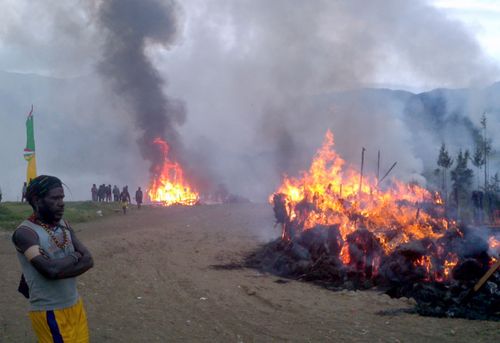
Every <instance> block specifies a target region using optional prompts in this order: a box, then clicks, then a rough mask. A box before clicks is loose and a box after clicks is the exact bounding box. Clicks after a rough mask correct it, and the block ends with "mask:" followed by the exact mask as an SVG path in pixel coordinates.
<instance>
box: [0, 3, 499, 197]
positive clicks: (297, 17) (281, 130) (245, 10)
mask: <svg viewBox="0 0 500 343" xmlns="http://www.w3.org/2000/svg"><path fill="white" fill-rule="evenodd" d="M134 2H135V1H133V0H123V1H122V2H121V3H120V2H119V1H117V2H116V3H117V4H121V5H122V6H131V8H132V9H133V6H134ZM157 2H158V1H155V0H146V1H144V2H142V4H151V10H150V11H149V12H147V11H146V10H144V11H143V9H139V10H136V14H137V16H136V17H131V18H128V17H127V13H125V14H124V15H123V16H122V17H120V18H118V16H117V17H114V15H115V14H117V12H119V11H116V9H113V7H112V6H111V5H110V6H108V12H106V11H105V9H103V6H102V1H98V0H94V1H91V0H88V1H83V0H68V1H48V0H46V1H36V2H34V1H28V0H1V1H0V4H1V7H2V20H1V21H0V71H4V72H12V73H23V74H36V75H40V76H44V77H50V79H48V80H49V81H47V80H45V81H43V80H44V79H39V78H33V77H30V78H29V79H20V78H18V77H14V78H10V76H9V77H7V76H5V78H4V85H3V86H2V93H0V95H3V96H4V97H3V98H2V99H4V102H5V104H4V106H0V120H1V122H0V123H1V127H0V139H1V145H0V163H1V164H0V187H1V188H2V190H3V193H4V199H5V198H7V199H10V200H16V199H17V198H18V197H19V192H20V188H21V184H22V181H23V178H24V173H25V167H26V162H25V161H24V160H23V158H22V150H23V148H24V145H25V139H26V138H25V136H24V135H25V130H24V120H25V115H26V113H27V111H28V109H29V107H30V105H31V103H34V105H35V123H36V124H35V125H36V126H35V132H36V144H37V156H38V164H39V173H49V174H54V175H59V176H61V177H62V178H63V181H65V182H66V183H67V184H68V186H70V189H71V194H70V196H69V199H70V200H81V199H86V198H87V197H88V190H89V189H90V186H91V184H92V183H97V184H99V183H106V184H108V183H111V184H115V183H116V184H118V185H119V186H122V185H124V184H128V185H129V187H130V188H132V189H135V188H136V187H137V186H142V187H146V186H147V182H148V179H149V168H150V161H149V160H148V159H147V158H148V157H147V154H145V153H144V149H143V147H142V146H141V142H143V141H144V139H145V138H144V137H147V135H148V132H149V131H148V130H150V129H151V126H148V125H152V126H153V127H152V128H153V129H158V127H159V129H161V130H164V131H165V132H167V134H166V135H167V136H170V137H172V135H175V137H178V138H175V140H178V141H179V146H180V148H179V149H180V150H179V151H183V153H181V155H182V156H179V158H180V159H184V160H185V163H187V164H188V168H190V169H191V170H193V177H194V178H196V179H197V180H198V182H201V183H203V182H205V183H213V184H218V183H225V184H226V185H228V186H229V188H230V189H231V190H232V191H233V192H235V193H238V194H241V195H243V196H247V197H249V198H251V199H252V200H256V201H260V200H264V199H265V195H266V194H268V193H270V192H272V191H273V188H272V186H271V187H270V186H269V185H272V184H275V183H276V182H279V177H280V176H279V175H280V173H281V172H283V170H279V169H280V166H283V164H286V163H287V161H288V162H289V161H290V160H292V159H293V156H294V153H295V151H294V149H293V148H294V147H299V146H300V147H310V148H311V149H313V148H314V147H317V146H318V144H320V143H321V140H322V135H311V132H319V131H324V130H326V127H320V126H321V125H319V124H317V127H315V130H316V131H313V130H312V129H311V130H310V131H308V129H304V127H305V126H306V125H309V122H310V119H309V118H310V117H309V115H310V111H311V108H310V105H308V106H306V105H305V102H302V101H301V99H302V98H305V97H309V96H317V95H321V94H328V93H329V92H334V91H339V90H347V89H354V88H359V87H363V86H367V85H369V86H373V85H384V86H392V87H394V88H404V89H408V90H412V91H423V90H429V89H432V88H435V87H455V88H456V87H469V86H477V87H481V86H485V85H488V84H489V83H491V82H494V81H498V80H500V73H499V65H500V43H499V41H498V39H497V38H496V37H497V33H498V32H500V4H499V3H498V1H494V0H490V1H488V0H475V1H472V0H471V1H465V0H464V1H461V0H450V1H446V0H435V1H399V0H378V1H369V2H367V1H362V0H359V1H356V0H355V1H340V0H339V1H327V0H311V1H298V0H276V1H267V0H248V1H232V0H212V1H205V0H187V1H179V2H178V3H177V2H174V1H169V0H165V1H159V2H161V4H162V5H159V6H160V7H159V8H160V9H161V11H164V12H165V16H164V17H162V16H159V17H157V16H155V15H152V14H154V13H155V6H157ZM111 3H114V1H112V2H111ZM140 3H141V2H140ZM141 6H142V5H141ZM148 6H149V5H148ZM148 6H142V8H145V7H148ZM161 11H159V12H161ZM132 12H133V11H132ZM159 12H158V13H159ZM133 13H135V12H133ZM162 13H163V12H162ZM118 19H120V20H123V21H121V22H119V21H118ZM149 19H151V20H149ZM127 20H128V22H127ZM162 20H168V21H169V24H168V25H169V29H168V32H161V30H162V29H165V27H166V26H167V25H165V26H163V25H159V26H158V27H155V26H154V25H153V24H152V23H154V22H156V21H159V22H160V23H161V21H162ZM116 23H118V24H117V25H118V26H116V25H115V24H116ZM129 24H130V27H133V29H130V27H129V26H127V25H129ZM113 25H115V26H113ZM113 28H114V29H116V28H118V29H117V30H116V31H114V32H113ZM127 30H130V31H127ZM154 30H159V31H154ZM132 31H133V32H138V33H139V34H143V36H141V37H139V38H138V37H136V36H133V37H131V35H127V33H128V32H132ZM123 32H125V35H124V36H123V37H119V34H120V33H123ZM117 37H118V38H117ZM127 39H130V40H129V41H127ZM141 39H144V41H142V40H141ZM117 42H118V43H117ZM114 43H117V44H116V46H115V45H114ZM129 43H130V45H128V44H129ZM120 46H121V47H122V48H123V46H126V47H131V49H132V48H133V49H139V50H140V49H142V48H144V51H135V52H134V53H133V54H131V55H134V56H136V57H137V59H138V60H134V59H132V58H131V60H128V59H127V56H128V55H121V56H122V57H123V56H125V58H124V59H123V60H122V62H123V63H122V64H121V65H120V64H119V63H118V59H116V61H117V63H116V69H115V70H112V71H110V68H111V69H112V68H113V67H114V66H115V64H114V63H113V61H114V60H113V58H117V57H116V56H117V55H116V51H117V50H119V49H120ZM123 51H125V52H126V51H127V50H126V49H125V50H123ZM129 51H132V50H129ZM110 56H111V57H112V58H111V59H110ZM113 56H114V57H113ZM137 61H139V63H142V64H141V65H140V70H144V71H141V75H145V74H147V75H153V76H152V77H150V78H149V79H144V80H143V79H142V78H141V80H140V81H139V80H138V79H137V76H136V75H135V76H134V73H130V72H131V69H133V67H130V66H133V65H134V64H133V63H136V62H137ZM104 66H107V68H105V67H104ZM110 66H111V67H110ZM138 68H139V67H138ZM144 68H145V69H144ZM148 68H150V69H148ZM137 70H139V69H137ZM113 72H114V73H115V74H113ZM156 72H157V73H156ZM129 73H130V75H129ZM122 75H129V77H127V78H120V77H121V76H122ZM155 75H156V76H158V78H157V77H156V76H155ZM139 76H140V75H139ZM54 78H55V79H54ZM134 78H136V80H137V81H136V82H134ZM6 80H11V81H6ZM148 82H153V85H151V84H147V83H148ZM155 82H156V83H155ZM157 87H159V88H157ZM136 88H141V89H143V90H144V89H146V90H148V91H146V93H141V92H139V93H136V92H135V91H136V90H137V89H136ZM151 89H153V90H155V89H160V90H161V92H162V94H159V96H160V98H161V99H159V100H158V99H157V100H148V101H147V103H151V102H154V103H156V101H159V102H160V103H164V104H165V105H164V106H161V107H162V108H163V107H165V108H164V109H165V110H166V113H165V117H166V118H167V120H165V122H163V121H162V124H161V125H159V124H158V123H156V122H154V121H152V120H150V119H147V120H145V119H144V117H142V116H143V115H144V113H141V107H140V106H143V105H145V104H144V103H142V104H141V103H140V101H138V99H144V94H146V95H147V94H151V92H152V91H151ZM12 111H16V112H19V113H11V112H12ZM148 111H150V109H146V108H145V109H144V111H143V112H148ZM335 115H336V116H337V117H336V119H335V120H336V123H337V124H338V127H337V128H332V129H333V132H334V135H336V136H337V138H338V139H337V141H340V142H346V143H349V142H350V141H349V137H348V134H347V132H350V133H352V131H351V130H350V128H351V126H352V125H355V124H356V123H358V124H359V123H362V122H363V121H364V120H365V119H366V118H364V117H362V116H361V115H360V116H359V117H356V114H355V113H354V112H353V113H349V114H345V117H338V116H339V114H338V113H335ZM388 115H389V114H380V115H379V117H377V120H378V122H384V123H387V125H388V127H387V128H388V129H389V132H390V134H389V135H387V133H384V134H380V133H372V136H371V138H370V139H369V142H379V141H380V142H382V141H383V140H384V139H385V140H386V141H387V142H390V144H389V143H388V147H387V150H390V151H391V153H392V155H394V156H396V157H397V156H398V151H397V150H396V148H395V147H394V146H409V145H411V142H407V140H406V139H405V137H408V136H407V135H406V132H407V131H410V128H406V127H404V126H401V123H400V122H399V121H398V120H397V119H393V118H392V117H391V118H389V117H386V116H388ZM145 124H147V125H145ZM359 126H361V125H359ZM387 128H385V129H387ZM394 128H397V130H396V129H394ZM392 129H394V130H392ZM153 131H154V130H153ZM384 131H385V130H384ZM396 131H397V132H396ZM357 135H364V133H362V132H358V133H357ZM365 136H366V135H365ZM382 138H384V139H382ZM369 142H368V143H369ZM394 142H397V143H396V144H394ZM350 143H352V142H350ZM138 144H139V145H138ZM380 144H383V143H380ZM351 145H352V144H351ZM344 149H345V150H348V149H347V148H345V146H344ZM353 149H354V148H353ZM298 150H299V149H297V151H298ZM306 150H307V149H306ZM354 150H356V151H357V150H358V146H356V147H355V149H354ZM269 154H271V155H272V154H276V155H275V157H274V160H277V161H280V163H276V165H272V164H273V163H268V162H269V161H268V160H266V158H267V157H266V156H268V155H269ZM283 157H286V158H283ZM288 157H290V158H288ZM282 160H283V161H282ZM252 161H254V162H252ZM421 164H422V163H421V161H419V160H418V159H417V158H413V159H412V158H410V159H408V160H407V163H406V164H404V163H401V165H402V166H401V171H402V172H403V171H404V172H405V173H407V174H413V173H415V174H418V173H421V172H422V165H421ZM292 167H294V165H293V164H288V165H287V166H286V168H285V167H283V169H288V170H289V169H290V168H292ZM266 168H268V169H266ZM204 177H206V180H203V178H204ZM262 180H266V181H268V182H267V183H266V182H263V181H262ZM261 185H262V187H261Z"/></svg>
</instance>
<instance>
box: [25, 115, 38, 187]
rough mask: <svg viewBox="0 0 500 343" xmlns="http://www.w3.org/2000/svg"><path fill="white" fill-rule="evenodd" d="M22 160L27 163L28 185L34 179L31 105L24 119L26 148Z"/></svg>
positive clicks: (34, 160)
mask: <svg viewBox="0 0 500 343" xmlns="http://www.w3.org/2000/svg"><path fill="white" fill-rule="evenodd" d="M24 159H25V160H26V161H28V166H27V168H26V182H27V183H28V184H29V183H30V181H31V180H32V179H34V178H35V177H36V155H35V129H34V121H33V105H31V111H30V113H28V118H26V148H24Z"/></svg>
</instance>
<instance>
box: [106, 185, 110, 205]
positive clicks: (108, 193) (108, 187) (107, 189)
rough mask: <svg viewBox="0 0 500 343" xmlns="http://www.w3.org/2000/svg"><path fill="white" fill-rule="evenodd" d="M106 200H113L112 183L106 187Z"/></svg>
mask: <svg viewBox="0 0 500 343" xmlns="http://www.w3.org/2000/svg"><path fill="white" fill-rule="evenodd" d="M106 201H107V202H111V185H108V186H107V187H106Z"/></svg>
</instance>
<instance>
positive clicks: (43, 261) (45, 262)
mask: <svg viewBox="0 0 500 343" xmlns="http://www.w3.org/2000/svg"><path fill="white" fill-rule="evenodd" d="M66 229H67V230H69V232H70V234H71V240H72V242H73V246H74V248H75V252H74V253H73V254H71V255H69V256H66V257H64V258H58V259H51V258H49V257H48V256H47V255H46V254H45V253H44V251H43V250H41V249H40V245H39V244H40V243H39V240H38V235H37V234H36V233H35V232H34V231H33V230H31V229H30V228H28V227H24V226H22V227H20V228H18V229H17V230H16V232H15V233H14V236H13V237H12V241H13V242H14V244H15V245H16V248H17V250H18V251H19V252H20V253H22V254H24V256H26V258H27V259H28V261H30V262H31V264H32V265H33V267H35V269H36V270H37V271H38V272H39V273H40V274H42V275H43V276H44V277H46V278H47V279H51V280H56V279H65V278H69V277H75V276H78V275H81V274H83V273H85V272H86V271H87V270H89V269H90V268H92V267H93V265H94V260H93V259H92V255H90V252H89V251H88V249H87V248H86V247H85V246H84V245H83V244H82V243H81V242H80V241H79V240H78V238H77V237H76V235H75V233H74V231H73V230H72V229H71V228H69V227H67V228H66Z"/></svg>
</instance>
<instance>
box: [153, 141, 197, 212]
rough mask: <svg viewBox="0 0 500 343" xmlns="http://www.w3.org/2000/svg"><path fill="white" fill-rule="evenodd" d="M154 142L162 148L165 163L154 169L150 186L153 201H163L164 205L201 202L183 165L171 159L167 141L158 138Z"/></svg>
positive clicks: (189, 204)
mask: <svg viewBox="0 0 500 343" xmlns="http://www.w3.org/2000/svg"><path fill="white" fill-rule="evenodd" d="M154 144H156V145H158V147H159V149H160V150H161V153H162V156H163V163H162V164H161V165H158V167H157V168H156V170H155V171H154V177H153V179H152V180H151V183H150V185H149V187H148V195H149V198H150V199H151V201H153V202H157V203H161V204H163V205H164V206H171V205H175V204H178V205H188V206H192V205H195V204H197V203H198V202H199V196H198V193H196V192H195V191H194V190H192V189H191V187H190V186H189V184H188V183H187V181H186V180H185V178H184V172H183V170H182V167H181V165H180V164H179V163H177V162H173V161H171V160H170V159H169V157H168V151H169V147H168V144H167V142H165V141H164V140H162V139H161V138H156V139H155V140H154Z"/></svg>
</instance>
